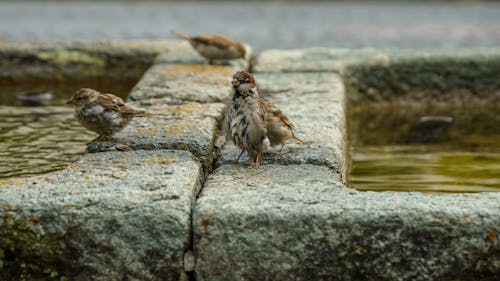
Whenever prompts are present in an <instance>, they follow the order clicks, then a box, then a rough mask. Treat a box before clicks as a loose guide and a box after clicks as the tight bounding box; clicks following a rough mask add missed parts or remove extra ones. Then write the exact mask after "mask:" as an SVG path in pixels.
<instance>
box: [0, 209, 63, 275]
mask: <svg viewBox="0 0 500 281" xmlns="http://www.w3.org/2000/svg"><path fill="white" fill-rule="evenodd" d="M39 222H40V219H39V218H36V217H32V218H28V219H19V218H15V217H14V215H12V214H10V213H5V214H4V215H3V217H2V218H1V219H0V223H1V224H0V269H1V270H0V279H1V280H60V281H63V280H68V278H67V277H66V276H65V275H66V273H65V272H60V271H59V270H60V269H61V268H68V266H69V265H68V264H67V262H66V260H65V259H63V258H62V253H63V246H62V245H63V244H62V243H63V237H57V236H56V235H51V234H48V233H46V234H44V235H40V234H38V233H36V232H35V231H34V230H33V229H32V227H33V225H36V224H38V223H39Z"/></svg>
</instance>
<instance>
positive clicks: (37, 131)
mask: <svg viewBox="0 0 500 281" xmlns="http://www.w3.org/2000/svg"><path fill="white" fill-rule="evenodd" d="M134 83H135V81H121V82H120V83H117V82H113V83H107V84H106V83H104V84H103V83H102V82H99V81H66V82H65V83H62V84H61V83H55V82H53V81H45V82H43V83H37V84H33V83H29V82H27V81H26V82H25V83H23V84H19V85H5V84H4V85H2V84H1V83H0V97H1V99H0V159H2V160H1V162H2V165H0V178H8V177H19V176H30V175H36V174H43V173H47V172H52V171H56V170H60V169H64V168H65V167H67V166H68V164H70V163H71V162H73V161H76V160H77V159H78V158H79V157H80V155H82V153H83V152H84V150H85V148H86V143H88V142H89V141H91V140H92V139H93V138H95V137H96V134H95V133H93V132H89V131H87V130H85V129H84V128H83V127H82V126H81V125H80V124H78V123H77V121H76V120H75V119H74V118H73V108H72V107H70V106H66V105H64V102H65V101H66V100H67V99H68V98H69V97H70V96H71V95H72V94H73V92H74V91H76V90H77V89H79V88H82V87H90V88H95V89H99V90H102V91H108V92H112V93H115V94H118V95H120V96H122V97H125V96H126V95H127V94H128V92H129V91H130V89H131V88H132V86H133V85H134ZM31 91H50V92H52V93H53V95H54V98H53V99H52V100H50V101H46V102H44V104H43V105H42V106H24V105H23V104H22V103H21V102H19V101H18V100H17V98H16V95H18V94H20V93H25V92H31Z"/></svg>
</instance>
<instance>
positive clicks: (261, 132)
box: [222, 71, 270, 167]
mask: <svg viewBox="0 0 500 281" xmlns="http://www.w3.org/2000/svg"><path fill="white" fill-rule="evenodd" d="M231 83H232V84H233V89H232V96H231V98H230V100H229V103H228V105H227V108H226V112H225V116H224V121H223V124H222V125H223V127H222V132H224V133H226V135H228V136H229V137H230V138H231V140H232V141H233V143H234V144H235V145H237V146H238V147H239V148H240V149H241V150H242V151H241V153H240V155H239V156H238V158H237V159H236V160H235V161H234V162H235V163H238V161H239V159H240V157H241V155H242V154H243V152H245V151H246V152H247V153H248V155H250V158H251V163H250V166H252V167H259V166H260V162H261V158H262V154H263V153H264V152H266V151H267V149H269V146H270V141H269V138H268V137H267V129H266V116H265V111H264V108H263V107H262V102H261V100H260V97H259V93H258V92H257V87H256V85H255V78H254V77H253V75H251V74H250V73H247V72H245V71H238V72H236V73H235V74H234V75H233V80H232V82H231Z"/></svg>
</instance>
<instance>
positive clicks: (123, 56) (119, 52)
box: [0, 41, 186, 83]
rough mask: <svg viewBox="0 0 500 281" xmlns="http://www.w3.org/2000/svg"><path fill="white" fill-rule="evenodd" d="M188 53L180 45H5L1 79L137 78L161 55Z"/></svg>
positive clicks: (0, 54) (1, 54)
mask: <svg viewBox="0 0 500 281" xmlns="http://www.w3.org/2000/svg"><path fill="white" fill-rule="evenodd" d="M185 49H186V46H184V45H181V44H180V42H179V41H102V42H30V43H5V44H1V45H0V78H2V83H7V82H9V81H10V82H11V83H15V82H16V81H18V80H21V81H26V80H27V81H33V80H36V79H50V80H63V81H64V80H66V79H68V78H78V79H88V78H96V79H97V78H101V79H103V78H107V79H109V78H115V79H123V78H137V77H140V76H141V75H142V74H143V73H144V71H146V69H147V68H148V67H149V66H150V65H151V64H152V63H153V61H154V59H155V58H156V56H157V55H158V54H160V53H182V52H186V50H185Z"/></svg>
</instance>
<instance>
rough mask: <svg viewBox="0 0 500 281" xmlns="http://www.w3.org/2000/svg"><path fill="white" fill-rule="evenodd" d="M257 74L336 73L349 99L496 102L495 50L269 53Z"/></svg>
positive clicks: (499, 85)
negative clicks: (474, 100) (342, 80)
mask: <svg viewBox="0 0 500 281" xmlns="http://www.w3.org/2000/svg"><path fill="white" fill-rule="evenodd" d="M254 71H255V72H263V73H268V72H335V73H340V74H342V76H343V79H344V83H345V84H346V88H347V89H346V91H347V93H348V99H349V100H350V101H351V102H354V103H358V102H366V101H380V100H395V99H412V100H421V99H423V98H425V99H428V100H441V101H449V100H460V101H462V100H467V99H469V98H471V97H479V98H482V99H492V100H495V101H496V100H498V98H499V91H498V89H500V81H498V79H495V78H494V77H496V73H498V72H500V49H499V48H472V49H420V50H417V49H352V50H349V49H324V48H311V49H299V50H268V51H264V52H263V53H262V54H260V55H259V57H258V58H257V63H256V65H255V66H254Z"/></svg>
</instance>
